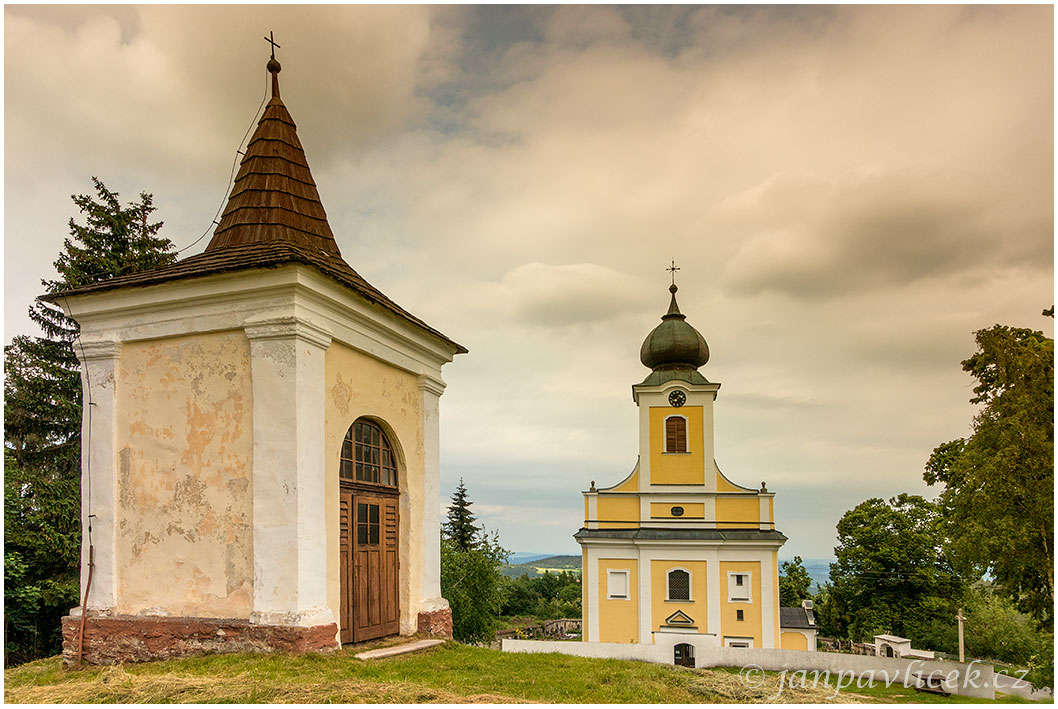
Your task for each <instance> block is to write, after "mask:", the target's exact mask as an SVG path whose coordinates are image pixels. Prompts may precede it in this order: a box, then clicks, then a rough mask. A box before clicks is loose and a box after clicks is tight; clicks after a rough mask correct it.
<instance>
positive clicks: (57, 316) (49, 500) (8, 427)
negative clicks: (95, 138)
mask: <svg viewBox="0 0 1058 709" xmlns="http://www.w3.org/2000/svg"><path fill="white" fill-rule="evenodd" d="M92 184H93V186H94V188H95V195H73V197H72V199H73V202H74V204H75V205H76V206H77V208H78V211H79V212H80V214H81V215H83V217H84V224H79V223H78V222H77V221H76V219H73V218H71V219H70V222H69V226H70V236H69V237H68V238H67V239H66V240H65V243H64V247H63V251H62V252H61V253H60V254H59V258H58V259H57V260H56V261H55V264H54V265H55V269H56V272H57V274H58V278H56V279H50V280H49V279H45V280H43V281H42V283H43V285H44V288H45V290H46V291H47V292H48V293H57V292H60V291H63V290H66V289H69V288H76V287H79V286H85V285H88V284H91V283H95V282H98V281H103V280H107V279H110V278H113V277H115V276H122V275H126V274H129V273H134V272H137V271H143V270H147V269H151V268H157V267H159V266H164V265H167V264H170V263H172V262H173V261H174V260H175V259H176V254H175V252H174V248H173V244H172V242H170V241H169V240H168V239H165V238H162V237H159V236H158V231H159V230H160V229H161V227H162V223H161V222H155V223H150V222H149V218H150V215H151V214H152V213H153V212H154V211H155V207H154V205H153V198H152V197H151V195H149V194H147V193H141V194H140V195H139V199H138V200H137V201H135V202H130V203H129V204H127V205H125V206H122V204H121V202H120V201H119V199H118V194H117V193H116V192H111V191H110V190H108V189H107V188H106V185H104V184H103V182H102V181H101V180H99V179H97V178H95V177H93V178H92ZM29 316H30V318H31V319H32V320H33V322H35V323H36V324H37V325H38V326H39V327H40V329H41V331H42V332H43V337H35V336H28V335H19V336H17V337H15V338H13V340H12V342H11V344H10V345H8V346H6V347H4V375H5V376H4V459H5V467H6V475H5V480H4V482H5V484H4V527H5V545H4V577H5V581H6V583H5V588H4V621H5V622H4V630H5V633H4V635H5V638H4V651H5V664H9V663H11V662H22V661H26V660H32V659H35V658H36V657H41V656H46V655H50V654H54V653H56V652H58V650H59V645H60V635H59V618H61V617H62V615H64V614H65V613H66V611H68V610H69V609H70V607H72V606H73V605H74V604H76V603H77V600H78V593H79V585H78V569H79V559H80V541H81V540H80V532H81V529H80V504H79V500H80V479H81V376H80V365H79V362H78V360H77V355H76V352H75V341H76V337H77V334H78V327H77V323H75V322H74V321H73V320H71V319H70V318H68V317H66V315H65V314H64V313H63V312H62V310H61V309H60V308H59V307H57V306H55V305H52V304H50V303H44V302H41V301H36V302H34V303H33V304H32V305H31V306H30V308H29Z"/></svg>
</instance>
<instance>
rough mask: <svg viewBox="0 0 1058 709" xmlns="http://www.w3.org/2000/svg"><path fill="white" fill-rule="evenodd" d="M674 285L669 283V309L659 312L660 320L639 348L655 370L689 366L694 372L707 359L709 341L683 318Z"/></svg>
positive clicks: (681, 368)
mask: <svg viewBox="0 0 1058 709" xmlns="http://www.w3.org/2000/svg"><path fill="white" fill-rule="evenodd" d="M676 290H677V288H676V285H675V284H673V285H672V286H669V292H670V293H672V302H671V303H670V304H669V311H668V312H667V313H665V314H664V315H662V316H661V324H660V325H658V326H657V327H656V328H654V329H653V330H652V331H651V333H650V334H649V335H647V339H645V340H644V341H643V347H642V348H641V349H640V351H639V359H640V361H642V362H643V364H644V365H646V366H647V367H650V368H651V369H652V370H654V371H655V372H657V371H679V370H689V371H691V372H696V370H697V369H698V367H701V366H702V365H704V364H705V363H706V362H708V361H709V345H707V344H706V342H705V338H704V337H702V334H701V333H700V332H698V331H697V330H695V329H694V328H693V327H692V326H691V325H690V323H688V322H687V316H686V315H684V314H683V313H681V312H680V308H679V306H678V305H677V304H676Z"/></svg>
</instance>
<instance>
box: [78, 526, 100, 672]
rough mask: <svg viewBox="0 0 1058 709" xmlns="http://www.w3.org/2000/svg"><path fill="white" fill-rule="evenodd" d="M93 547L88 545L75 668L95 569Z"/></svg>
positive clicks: (80, 657)
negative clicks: (86, 578) (86, 572)
mask: <svg viewBox="0 0 1058 709" xmlns="http://www.w3.org/2000/svg"><path fill="white" fill-rule="evenodd" d="M95 551H96V550H95V547H94V546H92V545H91V544H89V545H88V583H86V584H85V587H84V599H83V600H82V601H81V632H80V633H78V635H77V669H81V659H82V658H83V657H84V626H85V622H86V621H87V620H88V593H89V591H91V590H92V571H93V570H94V569H95V566H96V564H95V557H96V554H95Z"/></svg>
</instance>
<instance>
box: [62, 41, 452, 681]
mask: <svg viewBox="0 0 1058 709" xmlns="http://www.w3.org/2000/svg"><path fill="white" fill-rule="evenodd" d="M266 68H267V71H268V72H269V73H270V74H271V80H272V90H271V92H272V96H271V100H270V101H269V102H268V105H267V107H266V109H265V111H264V114H263V115H262V117H261V119H260V121H259V123H258V125H257V128H256V130H255V132H254V134H253V137H252V138H251V139H250V141H249V143H248V145H247V148H246V153H245V156H244V158H243V160H242V163H241V166H240V168H239V172H238V175H237V177H236V179H235V182H234V185H233V187H232V191H231V195H230V197H229V199H228V203H227V206H226V208H225V210H224V213H223V216H222V218H221V220H220V222H219V224H218V226H217V228H216V230H215V232H214V234H213V238H212V240H211V241H210V242H209V245H208V246H207V247H206V249H205V251H203V252H202V253H201V254H197V255H195V256H191V257H188V258H185V259H183V260H181V261H178V262H176V263H174V264H172V265H170V266H166V267H163V268H159V269H156V270H152V271H147V272H141V273H137V274H132V275H127V276H122V277H118V278H113V279H111V280H108V281H104V282H101V283H95V284H92V285H89V286H85V287H82V288H76V289H72V290H69V291H66V292H62V293H57V294H54V295H50V296H47V297H45V299H46V300H48V301H50V302H52V303H55V304H56V305H58V306H60V307H62V308H63V310H64V311H65V312H66V314H67V315H69V316H70V317H72V318H73V319H74V320H76V321H77V323H78V324H79V326H80V328H81V336H80V340H81V341H80V345H79V346H78V347H76V348H75V349H76V350H77V353H78V355H79V356H80V359H81V366H82V383H83V390H84V412H85V418H84V422H83V427H82V429H83V432H84V433H83V436H82V440H83V452H82V522H83V550H82V566H81V594H82V600H83V604H84V606H85V607H86V608H87V614H84V615H82V612H81V610H82V609H81V608H80V607H79V608H76V609H74V610H73V611H72V613H71V615H70V616H69V617H67V618H65V619H64V621H63V636H64V658H65V659H66V661H67V662H75V661H79V659H80V658H81V657H82V656H83V658H84V660H85V661H88V662H93V663H110V662H122V661H132V660H145V659H155V658H160V657H172V656H179V655H186V654H195V653H201V652H233V651H247V650H261V651H268V650H274V649H292V650H330V649H336V648H337V647H339V644H340V643H343V642H360V641H364V640H369V639H372V638H377V637H383V636H387V635H396V634H401V635H411V634H414V633H416V632H426V633H431V634H438V635H442V636H443V635H450V634H451V611H450V610H449V608H448V604H447V602H446V601H445V599H444V598H442V597H441V589H440V546H439V530H440V499H439V440H440V434H439V431H440V428H439V400H440V396H441V394H442V392H443V391H444V388H445V384H444V381H443V379H442V377H441V368H442V366H443V365H444V364H446V363H448V362H451V361H452V359H453V357H454V356H455V355H456V354H460V353H465V352H466V351H467V350H466V349H465V348H463V347H462V346H461V345H459V344H457V343H455V342H453V341H452V340H451V339H449V338H448V337H446V336H445V335H443V334H442V333H440V332H438V331H437V330H435V329H434V328H432V327H430V326H429V325H427V324H426V323H425V322H423V321H422V320H420V319H419V318H417V317H415V316H414V315H412V314H411V313H409V312H408V311H406V310H404V309H403V308H402V307H401V306H399V305H397V303H395V302H394V301H393V300H391V299H389V298H388V297H387V296H386V295H384V294H383V293H381V292H380V291H379V290H378V289H376V288H375V287H374V286H372V285H371V284H370V283H368V282H367V281H366V280H365V279H364V278H363V277H361V276H360V274H359V273H357V272H356V271H355V270H353V268H352V267H351V266H350V265H349V264H348V263H347V262H346V261H345V259H344V258H343V257H342V254H341V251H340V250H339V248H338V244H337V242H336V241H335V238H334V234H333V233H332V231H331V227H330V225H329V224H328V221H327V215H326V212H325V211H324V208H323V204H322V202H321V200H320V196H319V192H318V191H317V189H316V183H315V182H314V180H313V178H312V173H311V171H310V169H309V164H308V161H307V159H306V156H305V151H304V149H303V148H302V145H301V141H300V140H299V139H298V134H297V127H296V125H295V123H294V121H293V119H292V118H291V115H290V112H289V111H288V110H287V108H286V106H285V105H284V103H283V100H282V99H281V98H280V92H279V73H280V71H281V67H280V64H279V62H278V61H276V59H275V55H274V48H273V55H272V58H271V59H270V60H269V61H268V64H267V67H266Z"/></svg>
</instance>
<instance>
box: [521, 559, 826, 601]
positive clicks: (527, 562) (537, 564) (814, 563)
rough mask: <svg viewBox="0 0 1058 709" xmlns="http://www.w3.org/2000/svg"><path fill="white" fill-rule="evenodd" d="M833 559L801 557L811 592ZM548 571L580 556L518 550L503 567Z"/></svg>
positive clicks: (567, 567)
mask: <svg viewBox="0 0 1058 709" xmlns="http://www.w3.org/2000/svg"><path fill="white" fill-rule="evenodd" d="M784 561H793V559H779V564H780V566H781V565H782V562H784ZM833 561H834V560H833V559H802V560H801V563H802V564H804V567H805V571H807V572H808V575H809V576H811V577H812V593H817V592H818V591H819V587H820V586H821V585H822V584H824V583H826V582H827V581H829V580H830V564H831V563H833ZM546 571H550V572H551V573H553V574H557V573H559V572H561V571H576V572H578V573H580V557H579V556H577V555H574V554H568V555H567V554H530V553H527V552H520V553H518V554H512V555H511V560H510V563H508V564H507V565H506V566H504V567H503V569H502V573H503V575H504V576H510V577H512V578H513V577H517V576H521V575H522V574H528V576H529V578H535V577H537V576H543V575H544V572H546Z"/></svg>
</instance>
